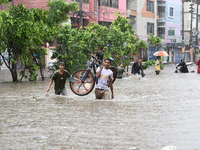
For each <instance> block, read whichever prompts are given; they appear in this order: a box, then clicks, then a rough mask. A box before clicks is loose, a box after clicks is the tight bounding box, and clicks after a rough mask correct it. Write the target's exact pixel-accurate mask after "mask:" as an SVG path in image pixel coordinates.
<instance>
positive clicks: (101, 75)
mask: <svg viewBox="0 0 200 150" xmlns="http://www.w3.org/2000/svg"><path fill="white" fill-rule="evenodd" d="M110 65H111V59H105V60H104V65H102V66H100V67H98V68H97V73H96V77H97V83H96V85H95V96H96V99H110V90H111V98H114V93H113V84H112V80H113V72H112V71H111V70H110V69H108V68H109V67H110ZM109 88H110V90H109Z"/></svg>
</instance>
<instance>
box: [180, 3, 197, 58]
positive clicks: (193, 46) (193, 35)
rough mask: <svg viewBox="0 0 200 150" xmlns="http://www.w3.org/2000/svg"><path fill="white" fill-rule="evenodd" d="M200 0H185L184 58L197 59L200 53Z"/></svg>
mask: <svg viewBox="0 0 200 150" xmlns="http://www.w3.org/2000/svg"><path fill="white" fill-rule="evenodd" d="M199 5H200V0H184V13H183V15H184V37H183V40H184V45H185V49H184V58H185V60H186V61H195V60H197V57H196V56H195V55H196V54H198V53H200V51H199V50H200V32H199V30H200V7H199Z"/></svg>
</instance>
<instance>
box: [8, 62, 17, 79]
mask: <svg viewBox="0 0 200 150" xmlns="http://www.w3.org/2000/svg"><path fill="white" fill-rule="evenodd" d="M9 70H10V72H11V74H12V80H13V82H17V81H18V77H17V69H16V64H12V68H9Z"/></svg>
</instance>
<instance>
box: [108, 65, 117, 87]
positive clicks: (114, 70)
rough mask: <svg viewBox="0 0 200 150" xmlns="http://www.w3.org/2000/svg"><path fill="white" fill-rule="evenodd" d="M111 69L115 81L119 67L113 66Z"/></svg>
mask: <svg viewBox="0 0 200 150" xmlns="http://www.w3.org/2000/svg"><path fill="white" fill-rule="evenodd" d="M109 69H110V70H111V71H112V72H113V83H114V82H115V79H116V78H117V68H115V67H113V66H111V67H109Z"/></svg>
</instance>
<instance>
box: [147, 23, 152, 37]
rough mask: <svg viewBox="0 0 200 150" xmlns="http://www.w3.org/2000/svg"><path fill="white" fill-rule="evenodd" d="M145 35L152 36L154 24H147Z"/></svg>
mask: <svg viewBox="0 0 200 150" xmlns="http://www.w3.org/2000/svg"><path fill="white" fill-rule="evenodd" d="M147 34H154V23H149V22H148V23H147Z"/></svg>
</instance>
